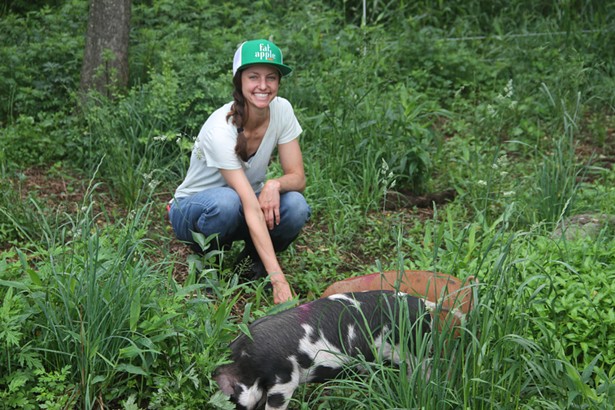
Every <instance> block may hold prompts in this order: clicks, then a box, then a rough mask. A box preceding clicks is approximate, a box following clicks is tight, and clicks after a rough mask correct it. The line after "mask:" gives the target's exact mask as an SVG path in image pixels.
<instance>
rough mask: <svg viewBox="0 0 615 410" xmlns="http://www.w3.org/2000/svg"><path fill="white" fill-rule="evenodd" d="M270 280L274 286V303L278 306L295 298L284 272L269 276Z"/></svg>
mask: <svg viewBox="0 0 615 410" xmlns="http://www.w3.org/2000/svg"><path fill="white" fill-rule="evenodd" d="M269 280H271V285H272V286H273V303H275V304H276V305H277V304H279V303H284V302H286V301H288V300H291V299H292V298H293V293H292V291H291V289H290V285H289V284H288V282H287V281H286V278H285V277H284V274H283V273H282V272H274V273H271V274H269Z"/></svg>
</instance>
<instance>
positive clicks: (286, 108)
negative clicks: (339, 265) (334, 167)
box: [169, 40, 311, 303]
mask: <svg viewBox="0 0 615 410" xmlns="http://www.w3.org/2000/svg"><path fill="white" fill-rule="evenodd" d="M291 71H292V69H291V68H290V67H288V66H287V65H285V64H284V63H283V60H282V52H281V51H280V49H279V48H278V47H277V46H276V45H275V44H273V43H272V42H270V41H267V40H252V41H247V42H245V43H243V44H242V45H241V46H239V48H238V49H237V51H236V53H235V57H234V59H233V84H234V91H233V98H234V101H233V102H230V103H228V104H226V105H224V106H223V107H221V108H219V109H218V110H216V111H215V112H214V113H213V114H212V115H211V116H210V117H209V118H208V119H207V121H206V122H205V124H204V125H203V127H202V128H201V131H200V132H199V136H198V138H197V140H196V142H195V145H194V149H193V152H192V156H191V158H190V167H189V169H188V173H187V174H186V178H185V179H184V181H183V183H182V184H181V185H180V186H179V187H178V188H177V190H176V191H175V196H174V200H173V202H172V204H171V208H170V211H169V217H170V220H171V224H172V225H173V229H174V231H175V234H176V235H177V238H178V239H180V240H182V241H186V242H190V243H192V244H193V245H194V242H193V239H192V232H200V233H202V234H204V235H205V236H210V235H213V234H217V241H218V242H217V243H218V246H219V247H220V249H223V248H225V247H229V246H230V244H232V243H233V242H234V241H236V240H243V241H245V248H244V251H243V252H242V255H246V256H249V257H250V259H251V260H252V261H253V271H254V272H255V273H256V276H257V277H258V276H260V272H262V275H264V274H265V272H266V275H267V276H268V277H269V280H270V281H271V284H272V287H273V299H274V303H281V302H284V301H286V300H288V299H290V298H292V292H291V288H290V286H289V284H288V282H287V280H286V277H285V275H284V273H283V271H282V268H281V267H280V264H279V262H278V260H277V257H276V253H275V252H276V251H277V252H280V251H283V250H284V249H286V248H287V247H288V246H289V245H290V244H291V242H292V241H293V240H294V239H295V238H296V237H297V235H298V234H299V232H300V231H301V229H302V228H303V226H304V225H305V223H306V222H307V221H308V220H309V218H310V213H311V211H310V207H309V206H308V204H307V202H306V201H305V198H304V197H303V195H302V194H301V192H302V191H303V190H304V189H305V172H304V169H303V157H302V154H301V149H300V147H299V141H298V136H299V134H300V133H301V132H302V129H301V126H300V125H299V122H298V121H297V119H296V117H295V115H294V112H293V108H292V106H291V104H290V103H289V102H288V101H287V100H285V99H283V98H281V97H278V96H277V94H278V88H279V85H280V79H281V77H282V76H285V75H287V74H289V73H290V72H291ZM276 147H277V149H278V154H279V159H280V164H281V166H282V170H283V175H282V176H281V177H279V178H274V179H269V180H266V172H267V167H268V164H269V161H270V159H271V155H272V153H273V150H274V149H275V148H276Z"/></svg>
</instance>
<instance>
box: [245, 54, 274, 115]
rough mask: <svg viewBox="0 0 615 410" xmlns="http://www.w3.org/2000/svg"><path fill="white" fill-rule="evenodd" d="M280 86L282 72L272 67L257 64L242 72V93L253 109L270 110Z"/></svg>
mask: <svg viewBox="0 0 615 410" xmlns="http://www.w3.org/2000/svg"><path fill="white" fill-rule="evenodd" d="M279 86H280V72H279V71H278V70H277V68H275V67H273V66H271V65H268V64H255V65H252V66H249V67H247V68H246V69H244V70H243V71H242V72H241V92H242V93H243V97H244V98H245V99H246V102H247V103H248V104H249V105H250V106H251V107H252V108H256V109H264V108H268V107H269V103H270V102H271V101H272V100H273V99H274V98H275V97H276V96H277V95H278V88H279Z"/></svg>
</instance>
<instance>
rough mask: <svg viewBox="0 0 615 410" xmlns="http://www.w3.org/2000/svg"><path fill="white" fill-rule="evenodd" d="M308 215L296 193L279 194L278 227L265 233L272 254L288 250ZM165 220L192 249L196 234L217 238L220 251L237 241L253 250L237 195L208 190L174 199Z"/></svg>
mask: <svg viewBox="0 0 615 410" xmlns="http://www.w3.org/2000/svg"><path fill="white" fill-rule="evenodd" d="M311 213H312V211H311V209H310V206H309V205H308V204H307V202H306V200H305V198H304V197H303V195H302V194H300V193H299V192H294V191H290V192H286V193H283V194H280V224H279V225H276V226H275V227H274V228H273V229H272V230H270V231H269V235H270V236H271V241H272V242H273V247H274V249H275V251H276V252H280V251H283V250H285V249H286V248H288V246H289V245H290V244H291V243H292V241H293V240H295V238H296V237H297V235H299V232H300V231H301V229H302V228H303V226H304V225H305V223H306V222H307V221H309V219H310V215H311ZM169 219H170V221H171V225H172V226H173V230H174V231H175V235H176V236H177V239H179V240H181V241H185V242H188V243H190V244H192V245H195V244H194V240H193V239H192V232H199V233H202V234H203V235H205V237H207V236H210V235H212V234H218V246H219V248H220V249H223V248H224V247H228V246H230V245H231V244H232V243H233V242H234V241H238V240H243V241H245V242H246V248H253V247H254V245H253V244H252V239H251V238H250V231H249V230H248V225H247V224H246V219H245V217H244V214H243V206H242V205H241V201H240V199H239V195H237V192H235V190H234V189H232V188H227V187H221V188H212V189H208V190H205V191H203V192H199V193H197V194H194V195H192V196H189V197H184V198H179V199H175V200H174V201H173V203H172V204H171V210H170V211H169ZM193 248H194V246H193Z"/></svg>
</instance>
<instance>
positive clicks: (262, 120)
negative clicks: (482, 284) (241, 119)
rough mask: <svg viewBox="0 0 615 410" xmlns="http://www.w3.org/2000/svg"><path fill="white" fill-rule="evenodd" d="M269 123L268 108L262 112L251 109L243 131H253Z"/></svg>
mask: <svg viewBox="0 0 615 410" xmlns="http://www.w3.org/2000/svg"><path fill="white" fill-rule="evenodd" d="M268 122H269V107H267V108H265V109H262V110H255V109H251V110H250V112H249V114H248V121H246V124H244V127H243V128H244V129H247V130H255V129H258V128H260V127H262V126H263V125H265V124H266V123H268Z"/></svg>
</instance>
